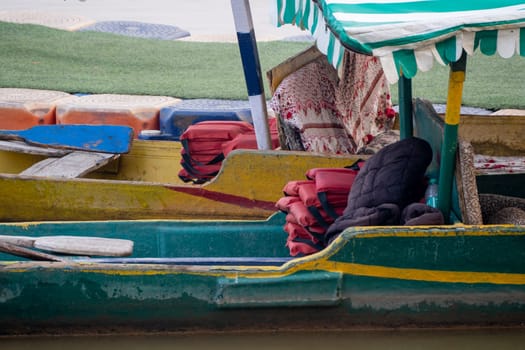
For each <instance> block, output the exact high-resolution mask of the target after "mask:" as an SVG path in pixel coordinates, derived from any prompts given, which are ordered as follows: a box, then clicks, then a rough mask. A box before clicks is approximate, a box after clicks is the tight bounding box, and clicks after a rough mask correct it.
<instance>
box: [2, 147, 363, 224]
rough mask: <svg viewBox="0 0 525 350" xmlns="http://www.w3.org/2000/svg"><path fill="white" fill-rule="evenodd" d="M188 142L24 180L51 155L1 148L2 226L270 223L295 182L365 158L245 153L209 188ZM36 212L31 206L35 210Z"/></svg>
mask: <svg viewBox="0 0 525 350" xmlns="http://www.w3.org/2000/svg"><path fill="white" fill-rule="evenodd" d="M180 147H181V146H180V143H179V142H173V141H147V140H135V141H134V142H133V146H132V149H131V151H130V152H129V153H128V154H123V155H121V157H120V158H119V159H117V160H114V161H112V162H110V163H109V164H107V165H105V166H104V167H102V168H100V169H99V170H97V171H95V172H93V173H90V174H88V175H86V176H85V177H82V178H51V177H38V176H25V175H20V172H22V171H23V170H24V169H26V168H28V167H30V166H31V165H33V164H35V163H37V162H39V161H41V160H42V159H43V158H44V157H43V156H38V155H33V154H24V153H17V152H11V151H0V196H1V197H2V198H3V199H4V200H3V201H2V204H0V220H1V221H35V220H112V219H167V218H170V219H184V218H192V219H195V218H200V219H212V218H214V219H265V218H267V217H268V216H270V215H271V214H272V213H274V212H275V211H276V209H275V206H274V205H275V202H276V201H277V200H278V199H279V197H281V195H282V188H283V187H284V185H285V184H286V183H287V182H288V181H291V180H296V179H302V178H304V175H305V172H306V171H307V170H308V169H310V168H315V167H343V166H347V165H350V164H352V163H353V162H354V161H355V160H357V157H343V156H329V157H327V156H326V155H322V154H311V153H305V152H288V151H256V150H237V151H234V152H232V153H231V154H230V155H229V156H228V157H227V158H226V160H225V161H224V162H223V167H222V170H221V171H220V173H219V174H218V175H217V176H216V178H215V179H213V180H212V181H211V182H209V183H206V184H203V185H189V184H185V183H183V182H182V181H181V180H180V179H179V178H178V176H177V174H178V172H179V170H180ZM29 208H30V209H29Z"/></svg>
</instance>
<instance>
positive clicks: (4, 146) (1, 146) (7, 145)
mask: <svg viewBox="0 0 525 350" xmlns="http://www.w3.org/2000/svg"><path fill="white" fill-rule="evenodd" d="M0 150H3V151H10V152H18V153H26V154H35V155H42V156H48V157H62V156H65V155H66V154H68V153H71V152H72V151H71V150H65V149H56V148H48V147H40V146H32V145H29V144H27V143H25V142H22V141H1V140H0Z"/></svg>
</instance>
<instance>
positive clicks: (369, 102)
mask: <svg viewBox="0 0 525 350" xmlns="http://www.w3.org/2000/svg"><path fill="white" fill-rule="evenodd" d="M270 107H271V108H272V109H273V110H274V111H275V112H276V113H277V114H278V115H279V116H280V120H281V123H283V124H284V127H282V128H281V130H283V129H284V130H288V131H289V130H295V131H296V133H297V134H299V135H300V136H299V137H300V140H301V143H302V149H304V150H306V151H312V152H322V153H336V154H345V153H350V154H355V153H361V152H365V151H366V153H369V152H370V148H367V147H366V146H367V145H368V144H369V143H370V142H372V140H373V139H374V138H375V137H376V136H377V135H379V134H383V133H385V132H387V131H389V130H391V129H392V127H393V125H394V121H395V112H394V110H393V109H392V102H391V97H390V90H389V85H388V83H387V81H386V78H385V75H384V73H383V70H382V67H381V64H380V63H379V61H377V59H375V58H374V57H369V56H364V55H360V54H356V53H353V52H350V51H347V52H346V53H345V57H344V63H343V68H342V78H341V79H339V78H338V75H337V72H336V70H335V69H334V68H333V67H332V66H331V65H330V64H329V63H328V61H327V60H326V57H324V56H322V57H320V58H318V59H316V60H315V61H313V62H311V63H309V64H307V65H305V66H303V67H301V68H300V69H298V70H297V71H295V72H294V73H292V74H290V75H288V76H287V77H286V78H284V79H283V81H282V82H281V84H280V85H279V86H278V87H277V89H276V90H275V93H274V94H273V97H272V99H271V101H270ZM288 134H291V133H290V132H288ZM287 138H288V140H291V141H290V143H294V142H293V140H292V139H293V136H292V135H287ZM291 149H295V150H298V149H301V148H300V147H292V148H291Z"/></svg>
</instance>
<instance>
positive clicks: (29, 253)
mask: <svg viewBox="0 0 525 350" xmlns="http://www.w3.org/2000/svg"><path fill="white" fill-rule="evenodd" d="M0 252H4V253H8V254H12V255H15V256H21V257H23V258H28V259H31V260H42V261H64V259H62V258H60V257H58V256H56V255H51V254H47V253H43V252H39V251H36V250H32V249H28V248H24V247H21V246H18V245H16V244H11V243H7V242H2V241H0Z"/></svg>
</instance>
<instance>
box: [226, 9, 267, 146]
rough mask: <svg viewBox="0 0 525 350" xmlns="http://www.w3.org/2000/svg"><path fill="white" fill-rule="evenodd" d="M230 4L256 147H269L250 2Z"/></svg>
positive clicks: (264, 100) (264, 103) (265, 110)
mask: <svg viewBox="0 0 525 350" xmlns="http://www.w3.org/2000/svg"><path fill="white" fill-rule="evenodd" d="M231 4H232V11H233V19H234V21H235V28H236V30H237V40H238V43H239V50H240V52H241V60H242V66H243V69H244V78H245V79H246V87H247V88H248V100H249V102H250V107H251V110H252V119H253V125H254V127H255V136H256V138H257V147H258V148H259V149H271V139H270V131H269V128H268V111H267V109H266V98H265V95H264V85H263V80H262V75H261V65H260V62H259V53H258V51H257V41H256V40H255V32H254V30H253V21H252V13H251V10H250V3H249V1H248V0H231Z"/></svg>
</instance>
